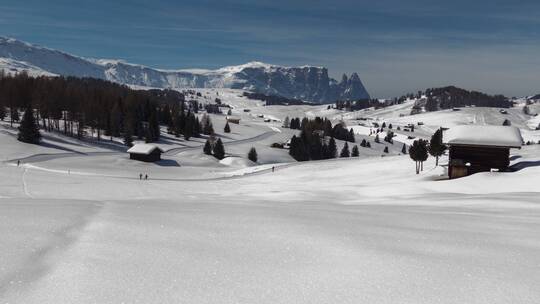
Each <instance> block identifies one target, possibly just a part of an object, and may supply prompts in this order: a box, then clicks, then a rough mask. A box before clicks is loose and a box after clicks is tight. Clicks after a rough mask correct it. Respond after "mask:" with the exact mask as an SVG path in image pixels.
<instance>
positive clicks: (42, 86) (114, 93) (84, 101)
mask: <svg viewBox="0 0 540 304" xmlns="http://www.w3.org/2000/svg"><path fill="white" fill-rule="evenodd" d="M30 104H31V105H32V107H33V109H32V110H33V111H32V112H33V113H34V116H35V122H36V124H37V125H38V126H39V127H40V128H41V129H43V130H44V131H48V132H50V131H53V130H56V131H60V132H64V134H65V135H68V136H74V137H75V136H76V137H78V138H83V137H84V136H85V134H86V132H87V130H91V131H92V133H94V134H97V139H98V140H101V139H102V137H103V136H110V137H111V139H112V137H113V136H116V137H122V138H124V142H125V143H126V145H130V144H131V142H132V141H133V137H134V136H136V137H137V138H139V139H145V140H146V141H147V142H153V141H156V140H158V139H159V137H160V125H167V126H169V127H170V126H171V125H172V124H173V121H175V120H176V121H175V122H176V126H174V127H173V128H170V129H171V130H173V132H174V133H176V134H183V132H186V133H187V135H188V136H187V137H188V138H189V137H190V136H197V135H198V134H199V132H198V131H197V130H198V129H199V125H198V122H197V121H196V120H197V119H196V117H195V116H194V115H192V114H191V113H195V112H196V110H197V108H198V107H199V105H197V104H196V103H191V102H190V103H186V102H185V99H184V95H183V94H181V93H179V92H176V91H172V90H146V91H144V90H133V89H130V88H128V87H127V86H122V85H119V84H115V83H112V82H108V81H105V80H100V79H92V78H82V79H81V78H74V77H35V78H34V77H29V76H28V75H26V74H25V73H21V74H18V75H16V76H7V75H5V74H3V73H1V72H0V114H1V113H2V112H5V113H9V114H10V120H11V123H13V122H17V121H18V120H19V110H20V109H27V108H28V106H29V105H30ZM171 107H172V108H171ZM6 108H9V112H8V111H6ZM180 109H182V111H180ZM186 111H187V114H186ZM182 113H183V114H182ZM0 116H1V115H0Z"/></svg>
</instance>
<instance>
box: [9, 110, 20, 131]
mask: <svg viewBox="0 0 540 304" xmlns="http://www.w3.org/2000/svg"><path fill="white" fill-rule="evenodd" d="M9 117H10V119H11V121H10V122H11V126H12V127H13V123H14V122H18V121H19V119H20V118H19V109H17V108H15V107H11V108H9Z"/></svg>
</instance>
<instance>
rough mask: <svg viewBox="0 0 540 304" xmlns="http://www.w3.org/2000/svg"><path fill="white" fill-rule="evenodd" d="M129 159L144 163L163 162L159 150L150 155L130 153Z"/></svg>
mask: <svg viewBox="0 0 540 304" xmlns="http://www.w3.org/2000/svg"><path fill="white" fill-rule="evenodd" d="M129 158H130V159H134V160H140V161H144V162H155V161H158V160H161V152H159V150H158V149H155V150H154V151H152V153H150V154H148V155H145V154H135V153H130V154H129Z"/></svg>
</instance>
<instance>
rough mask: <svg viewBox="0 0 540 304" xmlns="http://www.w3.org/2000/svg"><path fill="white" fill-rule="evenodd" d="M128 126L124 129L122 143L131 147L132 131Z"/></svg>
mask: <svg viewBox="0 0 540 304" xmlns="http://www.w3.org/2000/svg"><path fill="white" fill-rule="evenodd" d="M130 129H131V128H129V129H128V130H126V131H124V145H126V146H128V147H131V146H133V135H132V134H131V133H133V132H132V131H131V130H130Z"/></svg>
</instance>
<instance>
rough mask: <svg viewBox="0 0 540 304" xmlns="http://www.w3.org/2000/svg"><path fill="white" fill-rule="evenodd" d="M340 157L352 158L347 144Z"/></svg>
mask: <svg viewBox="0 0 540 304" xmlns="http://www.w3.org/2000/svg"><path fill="white" fill-rule="evenodd" d="M339 157H351V153H350V152H349V145H348V144H347V142H345V145H343V149H341V153H339Z"/></svg>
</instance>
